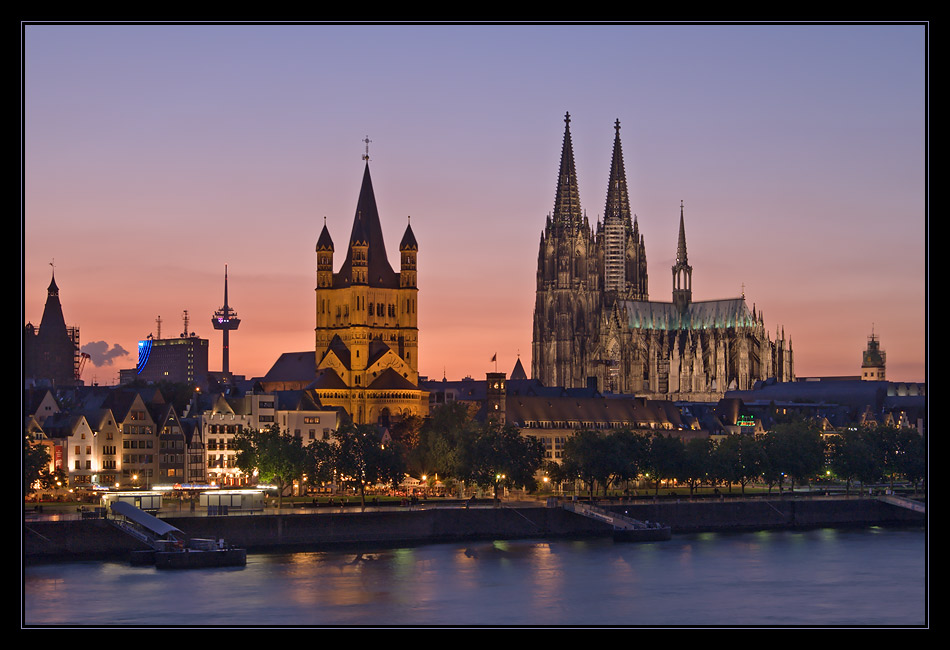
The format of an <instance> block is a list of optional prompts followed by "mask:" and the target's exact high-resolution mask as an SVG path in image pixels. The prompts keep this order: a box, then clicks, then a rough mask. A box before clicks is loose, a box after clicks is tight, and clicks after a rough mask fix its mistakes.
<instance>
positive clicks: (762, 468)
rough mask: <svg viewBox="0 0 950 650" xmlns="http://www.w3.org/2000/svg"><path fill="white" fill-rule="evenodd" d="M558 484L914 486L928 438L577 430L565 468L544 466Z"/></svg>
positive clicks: (792, 431)
mask: <svg viewBox="0 0 950 650" xmlns="http://www.w3.org/2000/svg"><path fill="white" fill-rule="evenodd" d="M545 469H546V471H548V472H549V474H550V475H551V478H552V480H556V481H561V482H564V481H580V482H581V483H583V484H584V485H585V486H586V487H587V490H588V493H589V495H590V496H591V497H593V496H594V494H595V490H597V491H601V492H602V493H603V494H604V495H606V494H607V493H608V491H609V490H611V489H620V488H621V487H625V486H626V485H628V484H629V483H630V482H633V481H637V482H639V481H646V482H648V483H649V484H651V485H652V487H653V489H654V493H657V492H658V491H659V487H660V485H661V484H662V483H663V482H666V481H676V482H677V483H682V484H685V485H687V487H688V488H689V490H690V493H691V494H692V493H693V491H694V490H695V489H696V488H697V487H698V486H700V485H714V486H719V485H723V486H728V488H729V489H730V490H731V489H732V486H734V485H738V486H739V487H740V490H741V491H742V492H743V493H744V492H745V488H746V486H747V485H749V484H751V483H764V484H766V485H767V486H768V487H769V489H772V488H774V487H778V488H779V490H780V491H781V490H782V489H783V487H784V485H785V483H786V481H788V483H789V485H790V487H791V488H792V489H794V486H795V485H796V484H799V485H800V484H805V483H807V482H809V481H810V480H812V479H814V478H816V477H819V476H822V477H825V478H831V479H835V480H838V481H842V482H844V483H845V490H846V493H847V492H850V490H851V487H852V486H853V484H854V482H855V481H859V482H861V483H862V484H868V483H881V482H891V483H893V482H894V481H896V480H905V481H908V482H910V483H912V484H913V485H914V487H915V489H916V488H917V486H918V485H919V484H920V483H921V481H923V479H924V478H925V476H926V441H925V439H924V438H923V437H922V436H921V435H920V434H919V433H918V432H917V430H915V429H898V428H895V427H890V426H873V427H861V428H855V429H849V430H846V431H842V432H838V433H835V434H833V435H827V436H825V435H823V434H822V432H821V430H820V428H819V426H818V424H817V422H815V421H813V420H808V419H804V418H793V419H790V420H789V421H786V422H781V423H777V424H776V425H775V426H774V428H773V429H772V430H771V431H769V432H768V433H766V434H765V435H761V436H754V435H752V434H740V433H734V434H730V435H727V436H725V437H722V438H720V439H717V440H714V439H712V438H709V437H706V436H703V437H696V438H683V437H678V436H675V435H672V434H663V433H653V432H646V433H645V432H637V431H632V430H629V429H620V430H614V431H610V432H599V431H579V432H578V433H577V434H575V435H574V436H572V437H571V438H569V439H568V440H567V441H566V442H565V443H564V447H563V452H562V459H561V463H560V465H558V464H556V463H547V464H546V465H545Z"/></svg>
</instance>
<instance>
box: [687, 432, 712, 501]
mask: <svg viewBox="0 0 950 650" xmlns="http://www.w3.org/2000/svg"><path fill="white" fill-rule="evenodd" d="M712 450H713V442H712V440H711V439H709V438H690V439H689V440H687V441H686V442H685V443H684V444H683V456H682V463H681V464H680V468H679V477H680V478H682V479H683V480H685V481H686V484H687V485H688V486H689V493H690V494H693V491H694V490H695V489H696V486H697V485H699V484H700V483H702V481H703V478H704V477H705V476H706V475H707V474H708V472H709V469H710V466H711V461H712Z"/></svg>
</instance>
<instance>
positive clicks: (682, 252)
mask: <svg viewBox="0 0 950 650" xmlns="http://www.w3.org/2000/svg"><path fill="white" fill-rule="evenodd" d="M676 265H677V266H688V265H689V263H688V262H687V260H686V226H685V225H684V222H683V202H682V201H680V235H679V240H677V242H676Z"/></svg>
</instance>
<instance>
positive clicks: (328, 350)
mask: <svg viewBox="0 0 950 650" xmlns="http://www.w3.org/2000/svg"><path fill="white" fill-rule="evenodd" d="M364 160H365V161H366V163H365V167H364V170H363V182H362V185H361V187H360V193H359V198H358V199H357V205H356V214H355V216H354V218H353V226H352V229H351V231H350V237H349V240H348V242H347V249H346V255H345V257H344V259H343V262H342V264H341V266H340V269H339V271H337V272H334V271H333V255H334V245H333V240H332V239H331V237H330V232H329V229H328V227H327V225H326V222H324V226H323V230H322V231H321V233H320V237H319V239H318V240H317V245H316V254H317V273H316V276H317V286H316V328H315V350H316V368H317V373H316V379H315V381H314V383H313V384H311V386H310V388H311V389H313V390H315V391H316V394H317V397H318V398H319V399H320V401H321V403H322V404H323V405H324V406H340V407H343V408H345V409H346V411H347V413H348V414H349V415H350V417H351V418H352V420H353V421H354V422H356V423H357V424H374V423H375V424H380V425H382V426H388V425H389V424H390V423H391V422H392V421H393V420H398V419H401V418H403V417H406V416H409V415H425V414H426V413H427V412H428V393H426V392H425V391H421V390H419V387H418V384H419V354H418V353H419V336H418V332H419V328H418V305H417V300H418V292H419V290H418V287H417V277H416V273H417V266H416V264H417V257H418V253H419V246H418V243H417V242H416V238H415V235H414V233H413V232H412V228H410V227H409V226H407V227H406V231H405V233H404V234H403V238H402V242H401V243H400V245H399V252H400V258H401V264H400V270H399V272H396V271H394V270H393V268H392V266H391V265H390V263H389V258H388V257H387V255H386V247H385V243H384V241H383V232H382V226H381V223H380V218H379V212H378V210H377V206H376V197H375V194H374V192H373V182H372V179H371V177H370V172H369V156H368V154H367V155H366V156H364Z"/></svg>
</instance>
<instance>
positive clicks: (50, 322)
mask: <svg viewBox="0 0 950 650" xmlns="http://www.w3.org/2000/svg"><path fill="white" fill-rule="evenodd" d="M46 292H47V293H46V306H45V307H44V308H43V318H42V320H40V336H43V335H44V334H45V335H46V336H50V335H56V334H64V335H65V334H66V319H65V318H64V317H63V305H62V304H61V303H60V302H59V287H58V286H56V277H55V275H54V276H53V277H52V278H51V279H50V283H49V287H48V288H47V290H46Z"/></svg>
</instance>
